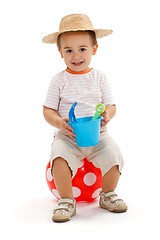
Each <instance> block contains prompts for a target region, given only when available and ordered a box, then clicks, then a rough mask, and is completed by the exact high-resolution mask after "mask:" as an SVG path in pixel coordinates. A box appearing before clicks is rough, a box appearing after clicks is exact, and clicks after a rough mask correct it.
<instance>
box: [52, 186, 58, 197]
mask: <svg viewBox="0 0 160 240" xmlns="http://www.w3.org/2000/svg"><path fill="white" fill-rule="evenodd" d="M52 193H53V195H54V196H55V197H56V198H60V196H59V193H58V191H57V189H55V188H53V189H52Z"/></svg>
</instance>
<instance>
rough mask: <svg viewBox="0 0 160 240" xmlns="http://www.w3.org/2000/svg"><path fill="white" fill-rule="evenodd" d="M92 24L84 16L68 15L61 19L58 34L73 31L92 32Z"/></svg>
mask: <svg viewBox="0 0 160 240" xmlns="http://www.w3.org/2000/svg"><path fill="white" fill-rule="evenodd" d="M92 29H93V26H92V22H91V20H90V19H89V17H88V16H87V15H85V14H70V15H67V16H65V17H63V18H62V20H61V22H60V25H59V32H67V31H72V30H73V31H75V30H82V31H83V30H92Z"/></svg>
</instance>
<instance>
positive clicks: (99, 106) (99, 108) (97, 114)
mask: <svg viewBox="0 0 160 240" xmlns="http://www.w3.org/2000/svg"><path fill="white" fill-rule="evenodd" d="M105 109H106V106H105V105H104V104H103V103H98V104H97V105H96V112H95V114H94V116H93V117H92V119H91V120H96V119H98V118H99V117H100V115H101V114H102V113H103V112H104V111H105Z"/></svg>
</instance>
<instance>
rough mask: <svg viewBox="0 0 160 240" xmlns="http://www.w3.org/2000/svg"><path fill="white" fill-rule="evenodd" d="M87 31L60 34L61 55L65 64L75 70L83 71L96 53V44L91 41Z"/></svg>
mask: <svg viewBox="0 0 160 240" xmlns="http://www.w3.org/2000/svg"><path fill="white" fill-rule="evenodd" d="M92 42H93V41H92V39H91V36H90V35H89V33H87V32H68V33H63V34H62V35H61V36H60V48H59V51H60V53H61V57H62V58H64V61H65V64H66V66H67V67H68V68H69V69H71V70H73V71H76V72H80V71H85V70H86V69H88V66H89V64H90V62H91V58H92V55H94V54H95V53H96V50H97V47H98V45H97V44H96V45H94V46H93V43H92Z"/></svg>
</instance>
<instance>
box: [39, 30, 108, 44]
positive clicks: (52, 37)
mask: <svg viewBox="0 0 160 240" xmlns="http://www.w3.org/2000/svg"><path fill="white" fill-rule="evenodd" d="M77 31H93V32H95V34H96V38H102V37H106V36H108V35H110V34H112V32H113V31H112V30H110V29H88V30H87V29H85V30H84V29H72V30H69V31H65V32H77ZM65 32H54V33H51V34H49V35H47V36H45V37H44V38H43V39H42V41H43V42H44V43H57V38H58V36H59V35H60V34H62V33H65Z"/></svg>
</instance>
